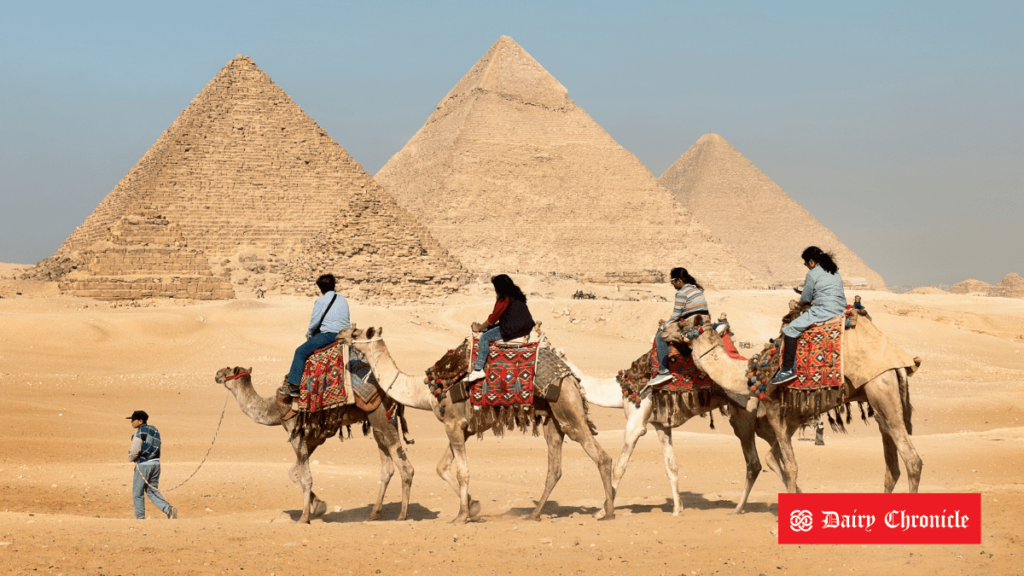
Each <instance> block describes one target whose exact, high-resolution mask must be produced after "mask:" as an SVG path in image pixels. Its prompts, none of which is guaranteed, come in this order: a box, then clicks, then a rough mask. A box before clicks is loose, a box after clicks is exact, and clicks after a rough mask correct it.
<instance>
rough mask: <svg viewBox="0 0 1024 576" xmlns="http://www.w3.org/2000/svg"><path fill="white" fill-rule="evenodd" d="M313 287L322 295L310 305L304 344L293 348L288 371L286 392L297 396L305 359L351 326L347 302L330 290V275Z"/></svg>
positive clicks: (331, 275)
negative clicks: (311, 311)
mask: <svg viewBox="0 0 1024 576" xmlns="http://www.w3.org/2000/svg"><path fill="white" fill-rule="evenodd" d="M316 286H317V288H319V289H320V292H321V293H322V294H323V296H321V297H320V298H317V301H316V302H314V303H313V315H312V317H311V318H310V322H309V328H307V329H306V342H305V343H304V344H302V345H301V346H299V347H298V348H296V349H295V357H294V358H293V359H292V368H291V370H290V371H289V372H288V385H289V389H288V392H289V394H291V395H292V396H298V395H299V383H300V382H302V371H303V369H305V367H306V360H307V359H308V358H309V357H310V356H312V355H313V353H314V352H316V351H317V350H319V349H321V348H324V347H326V346H329V345H330V344H331V343H332V342H334V339H335V338H337V337H338V332H341V331H342V330H344V329H345V328H349V327H351V326H352V324H351V322H349V317H348V300H345V297H344V296H342V295H341V294H338V293H336V292H335V291H334V286H335V280H334V274H324V275H322V276H320V277H319V278H317V279H316Z"/></svg>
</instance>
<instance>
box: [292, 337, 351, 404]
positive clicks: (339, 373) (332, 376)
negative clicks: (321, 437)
mask: <svg viewBox="0 0 1024 576" xmlns="http://www.w3.org/2000/svg"><path fill="white" fill-rule="evenodd" d="M344 374H345V359H344V358H342V347H341V346H340V345H338V343H337V342H335V343H333V344H331V345H329V346H327V347H326V348H321V349H319V350H317V351H316V352H314V353H313V355H312V356H310V357H309V359H308V360H306V367H305V368H304V369H303V370H302V382H301V383H300V384H299V398H298V401H297V402H296V403H295V404H294V406H293V407H292V409H293V410H296V411H299V412H320V411H321V410H327V409H329V408H334V407H335V406H341V405H344V404H345V400H346V398H345V379H344Z"/></svg>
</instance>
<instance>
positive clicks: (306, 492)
mask: <svg viewBox="0 0 1024 576" xmlns="http://www.w3.org/2000/svg"><path fill="white" fill-rule="evenodd" d="M215 380H216V381H217V383H218V384H223V385H224V387H225V388H227V389H228V390H229V391H230V392H231V393H232V394H234V396H235V399H236V400H237V401H238V407H239V408H241V409H242V412H243V413H245V415H246V416H248V417H249V418H252V420H253V422H256V423H257V424H262V425H264V426H283V427H284V429H285V431H287V432H288V440H289V442H291V445H292V448H293V449H294V450H295V464H294V465H292V467H291V469H290V470H289V471H288V475H289V476H290V477H291V479H292V482H295V483H296V484H298V485H299V486H300V487H302V495H303V500H302V516H301V517H300V518H299V523H301V524H309V520H310V516H312V517H314V518H318V517H320V516H323V514H324V513H325V512H327V503H326V502H324V501H323V500H321V499H320V498H318V497H317V495H316V494H315V493H313V476H312V474H311V473H310V471H309V457H310V456H311V455H312V454H313V451H314V450H316V448H317V447H318V446H320V445H321V444H323V443H324V442H326V441H327V440H328V439H330V438H331V437H332V436H334V435H335V434H338V431H339V430H340V429H341V427H342V426H347V425H350V424H356V423H361V422H363V421H369V423H370V426H371V427H372V428H373V439H374V440H375V441H376V442H377V449H378V451H379V452H380V466H381V468H380V492H379V493H378V494H377V502H376V503H375V504H374V506H373V509H372V510H371V511H370V520H379V519H380V518H382V517H383V512H382V508H383V506H384V493H385V492H386V491H387V488H388V482H390V481H391V477H392V476H393V475H394V469H395V468H397V469H398V473H399V475H400V476H401V477H402V511H401V512H400V513H399V515H398V519H399V520H405V519H406V518H408V514H409V493H410V491H411V489H412V476H413V468H412V464H410V463H409V460H408V458H406V455H405V450H404V449H403V448H402V441H401V438H400V437H399V430H398V428H397V427H396V426H395V425H394V424H390V423H389V422H388V417H387V415H386V412H387V404H388V402H387V401H386V400H385V401H383V402H381V403H380V405H379V406H377V408H376V409H375V410H373V411H372V412H364V411H363V410H361V409H359V408H357V407H356V406H355V405H350V406H341V407H337V408H332V409H330V410H327V411H325V414H324V416H325V419H324V420H323V422H324V424H322V425H320V426H305V427H302V428H300V429H299V430H296V426H297V423H298V422H299V418H297V417H292V418H290V419H287V420H286V419H285V417H286V415H287V413H288V411H289V406H288V404H285V403H284V402H281V401H280V400H279V399H277V398H264V397H262V396H260V395H259V394H257V393H256V391H255V390H254V389H253V387H252V368H241V367H237V366H236V367H234V368H221V369H220V370H218V371H217V376H216V378H215ZM311 509H312V513H311V512H310V510H311Z"/></svg>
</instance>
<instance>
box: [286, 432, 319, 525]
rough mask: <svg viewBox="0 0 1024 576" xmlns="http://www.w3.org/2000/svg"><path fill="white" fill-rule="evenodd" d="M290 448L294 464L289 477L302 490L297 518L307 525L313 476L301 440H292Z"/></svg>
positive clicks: (304, 445)
mask: <svg viewBox="0 0 1024 576" xmlns="http://www.w3.org/2000/svg"><path fill="white" fill-rule="evenodd" d="M292 448H293V449H294V450H295V464H294V465H293V466H292V468H291V471H290V472H289V476H291V478H292V481H293V482H295V483H296V484H298V485H299V487H300V488H302V516H300V517H299V523H300V524H309V509H310V504H311V503H312V495H313V475H312V474H311V473H310V472H309V451H308V450H307V448H306V442H305V440H304V439H303V438H294V439H292Z"/></svg>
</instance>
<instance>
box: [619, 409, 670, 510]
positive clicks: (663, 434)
mask: <svg viewBox="0 0 1024 576" xmlns="http://www.w3.org/2000/svg"><path fill="white" fill-rule="evenodd" d="M653 426H654V431H655V432H657V433H658V440H660V441H661V452H662V455H663V456H664V457H665V474H667V475H668V484H669V486H670V487H671V488H672V515H673V516H678V515H679V512H680V511H681V510H682V509H683V504H682V501H681V500H680V498H679V466H678V465H677V464H676V451H675V449H674V448H673V446H672V429H671V428H669V427H667V426H662V425H661V424H654V425H653ZM620 464H621V462H620ZM616 471H618V468H617V467H616ZM623 471H625V470H623Z"/></svg>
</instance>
